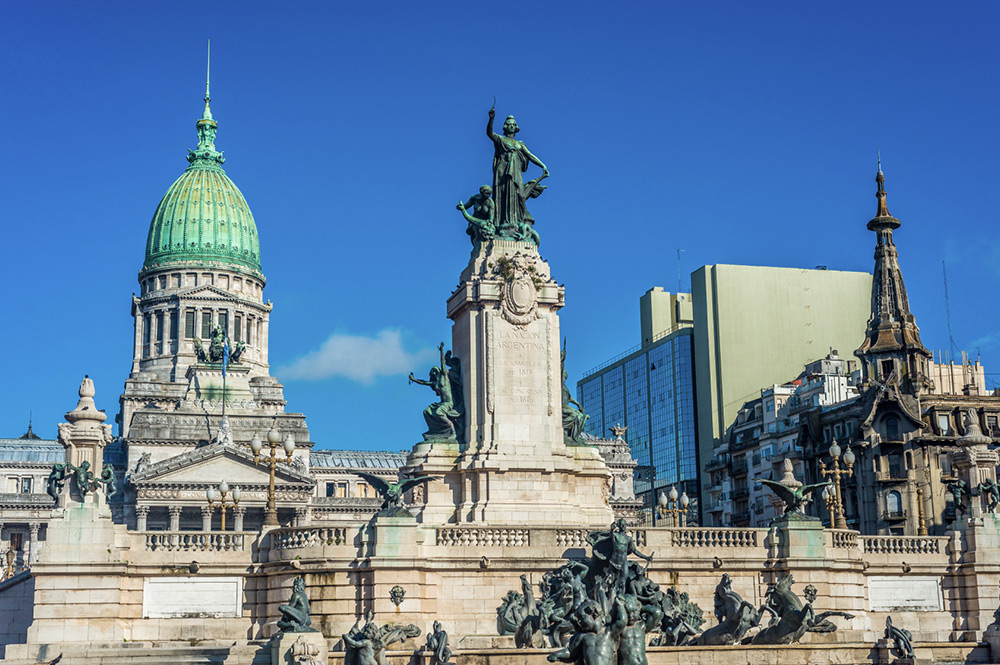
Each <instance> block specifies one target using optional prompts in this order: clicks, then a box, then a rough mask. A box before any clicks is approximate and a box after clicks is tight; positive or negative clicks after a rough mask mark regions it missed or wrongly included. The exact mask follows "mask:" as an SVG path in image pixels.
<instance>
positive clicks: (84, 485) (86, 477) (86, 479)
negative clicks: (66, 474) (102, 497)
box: [70, 460, 95, 499]
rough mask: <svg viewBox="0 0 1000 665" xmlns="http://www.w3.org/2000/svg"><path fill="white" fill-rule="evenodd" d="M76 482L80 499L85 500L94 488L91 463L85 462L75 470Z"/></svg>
mask: <svg viewBox="0 0 1000 665" xmlns="http://www.w3.org/2000/svg"><path fill="white" fill-rule="evenodd" d="M70 468H71V469H73V474H74V480H75V482H76V489H77V490H78V491H79V492H80V498H81V499H84V498H86V497H87V492H90V491H91V489H93V486H94V479H95V476H94V472H93V471H91V470H90V462H88V461H87V460H83V462H81V463H80V466H78V467H76V468H73V467H72V465H71V466H70Z"/></svg>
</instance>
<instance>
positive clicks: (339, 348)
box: [275, 329, 435, 385]
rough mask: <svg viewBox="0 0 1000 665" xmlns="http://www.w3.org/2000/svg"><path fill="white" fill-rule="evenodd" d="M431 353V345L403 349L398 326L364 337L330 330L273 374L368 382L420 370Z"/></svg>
mask: <svg viewBox="0 0 1000 665" xmlns="http://www.w3.org/2000/svg"><path fill="white" fill-rule="evenodd" d="M434 355H435V353H434V349H418V350H416V351H407V350H406V349H404V348H403V339H402V333H401V332H400V331H399V330H391V329H387V330H382V331H380V332H378V333H376V334H375V335H374V336H367V337H366V336H363V335H345V334H341V333H334V334H333V335H330V338H329V339H327V340H326V341H325V342H323V345H322V346H320V347H319V348H318V349H316V350H315V351H310V352H309V353H307V354H305V355H304V356H302V357H301V358H299V359H298V360H295V361H293V362H292V363H290V364H289V365H287V366H285V367H283V368H280V369H277V370H275V375H276V376H278V377H279V378H281V379H290V380H296V379H298V380H302V381H322V380H323V379H330V378H333V377H335V376H340V377H344V378H347V379H351V380H353V381H357V382H358V383H362V384H365V385H371V384H372V383H374V382H375V379H377V378H378V377H380V376H393V375H395V374H409V373H410V372H417V373H420V372H422V371H423V370H424V369H425V368H424V365H425V364H427V363H428V362H430V361H432V360H433V358H434Z"/></svg>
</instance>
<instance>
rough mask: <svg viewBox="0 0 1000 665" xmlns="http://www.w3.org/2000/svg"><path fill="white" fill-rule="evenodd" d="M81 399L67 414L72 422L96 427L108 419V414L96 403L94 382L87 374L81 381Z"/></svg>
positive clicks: (88, 427)
mask: <svg viewBox="0 0 1000 665" xmlns="http://www.w3.org/2000/svg"><path fill="white" fill-rule="evenodd" d="M79 394H80V401H79V402H77V404H76V408H75V409H73V410H72V411H70V412H69V413H67V414H66V420H68V421H69V422H70V424H72V425H75V426H77V427H80V428H83V429H94V428H96V427H98V426H99V425H100V424H101V423H103V422H104V421H105V420H107V419H108V416H107V414H105V413H104V412H103V411H100V410H98V408H97V404H96V403H94V395H95V394H96V393H95V391H94V382H93V381H92V380H91V379H90V378H89V377H87V376H85V377H83V381H82V382H81V383H80V392H79Z"/></svg>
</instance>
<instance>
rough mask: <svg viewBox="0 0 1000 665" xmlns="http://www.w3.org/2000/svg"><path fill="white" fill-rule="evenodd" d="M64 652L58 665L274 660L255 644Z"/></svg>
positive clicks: (9, 663) (258, 663) (28, 664)
mask: <svg viewBox="0 0 1000 665" xmlns="http://www.w3.org/2000/svg"><path fill="white" fill-rule="evenodd" d="M61 654H62V658H61V659H60V661H59V665H131V664H136V665H269V664H270V662H271V652H270V649H269V647H267V646H265V645H255V644H249V645H248V644H243V645H236V646H226V647H220V646H211V647H202V646H174V645H171V646H152V645H145V644H136V643H124V644H119V645H114V646H110V645H82V644H81V645H66V648H65V649H63V650H62V652H61ZM49 660H51V658H50V659H49ZM42 662H43V663H44V662H48V660H46V661H42ZM38 663H39V661H37V660H24V659H4V660H0V665H38Z"/></svg>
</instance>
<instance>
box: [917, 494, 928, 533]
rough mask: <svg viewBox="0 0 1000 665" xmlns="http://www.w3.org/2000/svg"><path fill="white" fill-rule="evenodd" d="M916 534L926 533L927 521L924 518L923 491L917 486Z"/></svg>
mask: <svg viewBox="0 0 1000 665" xmlns="http://www.w3.org/2000/svg"><path fill="white" fill-rule="evenodd" d="M917 535H918V536H926V535H927V522H926V521H925V520H924V491H923V490H922V489H921V488H919V487H918V488H917Z"/></svg>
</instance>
